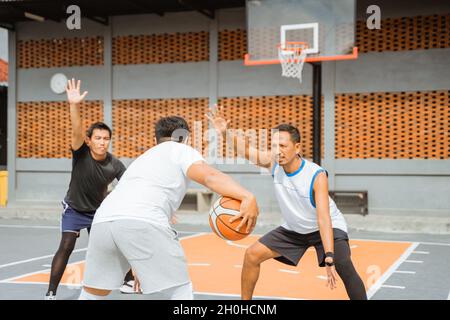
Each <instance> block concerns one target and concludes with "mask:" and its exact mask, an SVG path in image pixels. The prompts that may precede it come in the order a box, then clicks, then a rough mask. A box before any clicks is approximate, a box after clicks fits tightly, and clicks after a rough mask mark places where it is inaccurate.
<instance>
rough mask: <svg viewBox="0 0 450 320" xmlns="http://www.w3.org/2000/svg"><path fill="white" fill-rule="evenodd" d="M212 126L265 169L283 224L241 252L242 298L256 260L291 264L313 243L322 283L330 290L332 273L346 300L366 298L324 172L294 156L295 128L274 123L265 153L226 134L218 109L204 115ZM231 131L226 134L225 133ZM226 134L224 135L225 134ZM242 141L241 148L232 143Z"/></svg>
mask: <svg viewBox="0 0 450 320" xmlns="http://www.w3.org/2000/svg"><path fill="white" fill-rule="evenodd" d="M207 117H208V118H209V119H210V120H211V122H212V123H213V125H214V127H215V128H216V130H217V131H218V132H219V133H220V134H221V135H224V136H225V137H226V138H231V139H232V140H233V145H234V146H235V151H237V152H238V153H239V152H240V151H244V152H241V154H240V155H241V156H244V157H245V158H246V159H248V160H250V161H253V162H254V163H255V164H256V165H258V166H260V167H263V168H267V169H269V170H271V173H272V177H273V184H274V189H275V196H276V198H277V201H278V204H279V206H280V211H281V215H282V217H283V220H284V222H283V224H282V225H281V226H280V227H278V228H276V229H274V230H272V231H270V232H268V233H267V234H265V235H264V236H262V237H261V238H260V239H259V240H258V241H257V242H255V243H254V244H253V245H252V246H250V247H249V248H248V249H247V251H246V252H245V258H244V264H243V267H242V276H241V290H242V292H241V295H242V299H244V300H247V299H251V298H252V297H253V291H254V289H255V286H256V282H257V281H258V278H259V271H260V266H261V263H263V262H264V261H266V260H269V259H276V260H278V261H280V262H282V263H285V264H288V265H292V266H296V265H297V264H298V263H299V261H300V259H301V258H302V256H303V254H304V253H305V252H306V250H307V249H308V248H309V247H312V246H313V247H315V249H316V253H317V260H318V264H319V266H320V267H326V271H327V280H328V282H327V285H328V286H329V287H330V288H331V289H334V288H335V287H336V281H337V279H338V275H339V276H340V277H341V278H342V281H343V282H344V285H345V289H346V290H347V294H348V296H349V298H350V299H355V300H365V299H367V295H366V290H365V287H364V283H363V282H362V280H361V278H360V277H359V275H358V273H357V272H356V269H355V268H354V266H353V263H352V261H351V257H350V255H351V252H350V246H349V244H348V235H347V224H346V222H345V219H344V216H343V215H342V213H341V212H340V211H339V209H338V208H337V207H336V204H335V203H334V201H333V199H331V198H330V197H329V195H328V178H327V174H326V171H325V170H324V169H323V168H321V167H320V166H318V165H317V164H315V163H313V162H311V161H308V160H306V159H304V158H302V157H301V156H300V150H301V144H300V132H299V130H298V129H297V128H296V127H294V126H292V125H290V124H280V125H278V126H277V127H276V128H275V133H274V134H273V136H272V148H271V150H270V151H260V150H258V149H256V148H254V147H252V146H251V145H250V144H249V143H248V141H245V140H244V139H242V138H240V137H239V136H237V135H234V134H232V132H229V131H228V132H227V127H228V124H229V120H228V121H227V120H226V119H225V116H224V112H223V109H222V108H219V109H217V108H216V109H214V110H211V113H210V114H208V115H207ZM230 134H231V136H230ZM227 135H228V136H227ZM242 145H245V148H242V149H244V150H241V148H238V146H242Z"/></svg>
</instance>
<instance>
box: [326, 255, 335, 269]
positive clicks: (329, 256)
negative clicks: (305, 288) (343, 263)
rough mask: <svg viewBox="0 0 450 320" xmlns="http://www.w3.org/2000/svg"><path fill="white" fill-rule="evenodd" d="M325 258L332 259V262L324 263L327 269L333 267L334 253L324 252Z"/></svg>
mask: <svg viewBox="0 0 450 320" xmlns="http://www.w3.org/2000/svg"><path fill="white" fill-rule="evenodd" d="M326 258H332V259H333V262H326V261H325V265H326V266H327V267H332V266H334V253H333V252H326V253H325V259H326Z"/></svg>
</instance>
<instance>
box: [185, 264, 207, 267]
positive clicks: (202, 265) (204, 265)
mask: <svg viewBox="0 0 450 320" xmlns="http://www.w3.org/2000/svg"><path fill="white" fill-rule="evenodd" d="M188 266H191V267H210V266H211V264H210V263H188Z"/></svg>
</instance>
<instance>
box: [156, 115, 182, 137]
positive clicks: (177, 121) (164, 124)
mask: <svg viewBox="0 0 450 320" xmlns="http://www.w3.org/2000/svg"><path fill="white" fill-rule="evenodd" d="M188 135H189V125H188V124H187V122H186V120H184V119H183V118H182V117H178V116H170V117H163V118H161V119H159V120H158V122H157V123H156V124H155V136H156V142H157V143H160V142H161V140H165V139H163V138H170V139H169V140H172V141H176V142H183V141H184V140H185V139H186V138H187V136H188Z"/></svg>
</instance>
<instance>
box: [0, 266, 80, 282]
mask: <svg viewBox="0 0 450 320" xmlns="http://www.w3.org/2000/svg"><path fill="white" fill-rule="evenodd" d="M84 261H85V260H80V261H76V262H72V263H69V264H68V265H67V267H69V266H73V265H76V264H80V263H83V262H84ZM47 272H50V269H44V270H39V271H33V272H30V273H25V274H21V275H20V276H15V277H12V278H7V279H4V280H1V281H0V283H21V282H15V280H17V279H20V278H23V277H29V276H33V275H35V274H39V273H47ZM32 283H43V282H32ZM70 286H73V284H70Z"/></svg>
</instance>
